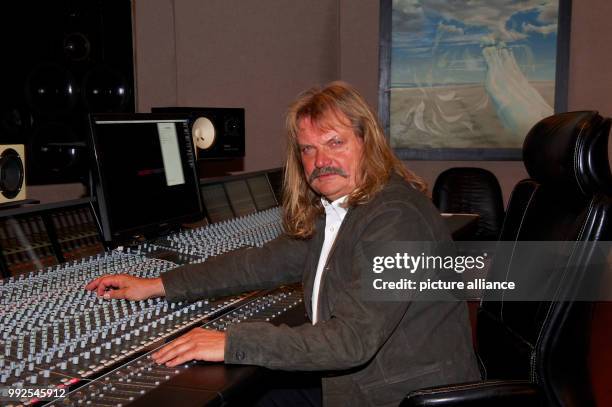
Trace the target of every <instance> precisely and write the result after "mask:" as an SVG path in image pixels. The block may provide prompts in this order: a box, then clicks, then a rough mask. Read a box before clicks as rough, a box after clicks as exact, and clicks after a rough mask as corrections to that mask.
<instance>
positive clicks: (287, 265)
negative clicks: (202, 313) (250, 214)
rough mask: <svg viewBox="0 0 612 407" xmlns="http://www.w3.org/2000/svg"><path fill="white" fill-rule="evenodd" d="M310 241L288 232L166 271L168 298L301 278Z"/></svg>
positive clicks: (192, 298)
mask: <svg viewBox="0 0 612 407" xmlns="http://www.w3.org/2000/svg"><path fill="white" fill-rule="evenodd" d="M307 246H308V243H307V242H306V241H304V240H298V239H292V238H290V237H287V236H285V235H283V236H281V237H279V238H277V239H275V240H272V241H271V242H269V243H267V244H266V245H264V246H263V247H261V248H255V247H251V248H246V249H241V250H237V251H233V252H231V253H227V254H224V255H221V256H218V257H214V258H211V259H209V260H207V261H206V262H204V263H200V264H188V265H185V266H181V267H177V268H175V269H173V270H170V271H168V272H167V273H164V274H162V276H161V278H162V282H163V285H164V290H165V292H166V298H167V300H168V301H179V300H189V301H195V300H198V299H202V298H206V297H219V296H224V295H231V294H236V293H238V292H244V291H250V290H257V289H264V288H272V287H275V286H278V285H280V284H283V283H290V282H291V283H293V282H297V281H300V279H301V276H302V272H303V268H304V261H305V258H306V252H307Z"/></svg>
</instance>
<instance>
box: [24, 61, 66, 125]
mask: <svg viewBox="0 0 612 407" xmlns="http://www.w3.org/2000/svg"><path fill="white" fill-rule="evenodd" d="M76 92H77V89H76V85H75V81H74V78H73V77H72V74H71V73H70V72H69V71H68V70H67V69H65V68H62V67H61V66H59V65H54V64H43V65H40V66H38V67H36V68H34V69H33V70H32V71H31V72H30V74H29V75H28V78H27V80H26V83H25V93H26V100H27V102H28V104H29V105H30V107H31V108H32V109H33V110H34V111H36V112H38V113H41V114H47V115H54V114H58V113H69V112H70V111H72V109H73V108H74V106H75V104H76V102H77V96H76Z"/></svg>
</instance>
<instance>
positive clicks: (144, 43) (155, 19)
mask: <svg viewBox="0 0 612 407" xmlns="http://www.w3.org/2000/svg"><path fill="white" fill-rule="evenodd" d="M135 6H136V7H135V21H136V40H137V47H136V55H135V56H136V61H137V64H136V65H137V75H136V77H137V87H138V90H139V94H138V109H139V110H140V111H148V110H149V108H150V107H151V106H156V105H157V106H160V105H179V106H180V105H182V106H225V107H244V108H245V110H246V118H245V120H246V133H247V143H246V144H247V145H246V157H245V161H244V169H245V170H246V171H255V170H260V169H266V168H271V167H275V166H280V165H282V163H283V160H282V158H283V156H284V143H283V141H284V140H283V135H284V131H283V125H284V121H283V117H284V113H285V111H286V109H287V106H288V104H289V103H290V102H291V101H292V100H293V99H294V98H295V97H296V95H297V94H298V93H299V92H301V91H303V90H305V89H307V88H309V87H311V86H313V85H315V84H322V83H326V82H329V81H331V80H334V79H337V78H338V58H337V54H338V40H337V39H338V3H337V1H336V0H322V1H316V2H287V1H282V0H260V1H253V2H250V1H249V2H245V1H241V0H207V1H199V0H181V1H178V0H177V1H170V0H155V4H154V5H151V3H150V1H149V0H147V1H136V3H135ZM158 61H159V63H158ZM158 84H161V87H160V86H159V85H158Z"/></svg>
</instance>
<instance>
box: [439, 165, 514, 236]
mask: <svg viewBox="0 0 612 407" xmlns="http://www.w3.org/2000/svg"><path fill="white" fill-rule="evenodd" d="M432 199H433V203H434V205H436V206H437V207H438V209H439V210H440V211H441V212H452V213H477V214H479V215H480V218H479V219H478V223H477V225H476V228H475V232H474V236H473V240H496V239H497V237H498V235H499V232H500V230H501V226H502V222H503V220H504V202H503V198H502V192H501V187H500V186H499V182H498V181H497V178H496V177H495V175H494V174H493V173H492V172H490V171H488V170H485V169H484V168H473V167H453V168H449V169H447V170H445V171H444V172H442V173H441V174H440V175H439V176H438V178H436V182H435V184H434V187H433V191H432Z"/></svg>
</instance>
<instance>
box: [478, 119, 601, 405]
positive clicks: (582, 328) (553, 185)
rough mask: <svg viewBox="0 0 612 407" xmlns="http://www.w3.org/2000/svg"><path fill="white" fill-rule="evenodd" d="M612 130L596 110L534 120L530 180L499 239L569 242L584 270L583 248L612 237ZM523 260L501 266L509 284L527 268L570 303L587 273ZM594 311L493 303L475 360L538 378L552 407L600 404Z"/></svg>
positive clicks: (484, 314)
mask: <svg viewBox="0 0 612 407" xmlns="http://www.w3.org/2000/svg"><path fill="white" fill-rule="evenodd" d="M609 132H610V120H609V119H604V118H602V117H601V116H600V115H599V114H597V112H570V113H562V114H558V115H555V116H551V117H549V118H546V119H544V120H542V121H540V122H539V123H538V124H536V125H535V126H534V127H533V128H532V130H531V131H530V132H529V134H528V135H527V137H526V139H525V143H524V145H523V160H524V164H525V167H526V168H527V171H528V173H529V176H530V179H528V180H524V181H521V182H519V183H518V184H517V185H516V187H515V188H514V190H513V192H512V195H511V197H510V201H509V204H508V207H507V213H506V218H505V220H504V224H503V227H502V231H501V235H500V240H501V241H515V242H517V241H564V242H569V243H570V244H571V245H572V250H573V251H572V256H575V257H577V256H584V258H583V259H582V262H581V263H580V265H584V264H586V263H588V262H589V259H590V258H589V255H590V254H589V253H588V249H587V248H584V250H585V251H584V253H582V252H580V251H581V250H582V248H583V247H584V246H586V245H583V244H580V242H585V241H597V240H612V199H611V198H610V197H611V196H612V174H611V173H610V165H609V161H608V147H607V146H608V144H607V143H608V135H609ZM573 242H578V243H573ZM563 261H565V260H562V262H563ZM494 262H496V263H497V262H498V258H497V257H496V258H495V260H494ZM518 263H521V262H519V261H514V260H510V261H509V262H508V263H507V264H504V265H503V270H502V272H503V273H505V274H506V277H505V278H507V279H508V280H512V279H513V276H516V275H517V274H518V273H519V272H523V273H524V272H525V271H527V272H528V273H530V274H529V276H530V277H531V276H533V279H538V278H542V277H544V278H546V279H548V280H549V281H548V282H549V283H550V281H552V284H555V285H556V286H554V287H556V288H555V290H557V291H556V292H558V293H559V296H558V297H554V298H564V299H567V298H568V297H570V296H571V294H570V292H571V290H575V289H576V287H577V286H578V285H580V284H581V281H582V277H584V275H583V273H586V270H587V267H572V266H571V265H569V264H568V265H567V266H566V267H561V268H557V269H555V273H554V274H558V275H554V276H551V275H543V273H545V271H544V270H542V269H541V268H540V269H536V268H535V267H534V269H533V270H524V269H523V270H518V268H519V264H518ZM497 264H499V263H497ZM563 264H565V263H562V265H563ZM520 267H524V264H523V263H522V264H521V265H520ZM496 270H501V268H498V267H495V266H494V267H493V268H492V271H491V272H492V273H496ZM554 298H552V299H554ZM591 313H592V303H591V302H588V301H567V300H565V301H529V302H511V301H501V302H500V301H487V299H486V297H485V299H484V300H483V301H482V303H481V306H480V309H479V311H478V324H477V354H478V357H479V360H480V362H481V367H482V368H483V372H484V375H485V378H487V379H528V380H531V381H533V382H534V383H538V384H540V386H541V387H542V389H543V391H544V394H545V395H546V397H547V399H548V403H549V404H550V405H553V406H590V405H595V401H594V400H593V395H592V391H591V387H590V379H589V373H588V372H589V370H588V351H589V335H590V325H591Z"/></svg>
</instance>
